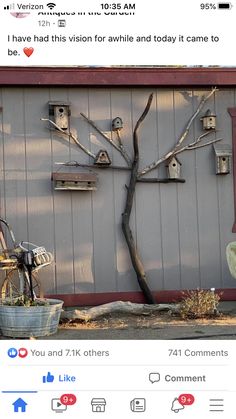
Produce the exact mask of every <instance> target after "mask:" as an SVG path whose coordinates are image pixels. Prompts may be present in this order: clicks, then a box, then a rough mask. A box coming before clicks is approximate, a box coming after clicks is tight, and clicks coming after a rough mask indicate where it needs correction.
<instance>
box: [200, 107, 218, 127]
mask: <svg viewBox="0 0 236 419" xmlns="http://www.w3.org/2000/svg"><path fill="white" fill-rule="evenodd" d="M201 121H202V125H203V129H206V130H208V129H216V115H214V114H213V113H212V112H211V111H210V109H208V110H207V111H206V114H205V115H204V116H203V117H202V118H201Z"/></svg>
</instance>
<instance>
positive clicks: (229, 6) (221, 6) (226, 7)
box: [217, 3, 232, 10]
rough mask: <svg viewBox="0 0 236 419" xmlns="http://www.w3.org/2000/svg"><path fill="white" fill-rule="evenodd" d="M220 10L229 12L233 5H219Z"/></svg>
mask: <svg viewBox="0 0 236 419" xmlns="http://www.w3.org/2000/svg"><path fill="white" fill-rule="evenodd" d="M217 7H218V9H223V10H229V9H231V7H232V4H231V3H218V5H217Z"/></svg>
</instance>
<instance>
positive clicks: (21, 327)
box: [0, 218, 63, 338]
mask: <svg viewBox="0 0 236 419" xmlns="http://www.w3.org/2000/svg"><path fill="white" fill-rule="evenodd" d="M0 223H3V224H4V225H5V226H6V227H7V230H8V233H9V234H10V237H11V240H12V242H13V248H11V249H8V248H7V246H6V242H5V238H4V235H3V230H2V228H1V230H0V245H1V253H0V269H1V270H4V271H5V272H6V276H5V279H4V281H3V284H2V287H1V299H0V329H1V332H2V334H3V335H4V336H9V337H13V338H25V337H32V336H35V337H40V336H47V335H51V334H54V333H56V331H57V328H58V324H59V320H60V314H61V311H62V305H63V301H61V300H57V299H48V298H42V291H41V290H40V283H39V281H38V279H37V276H36V273H37V271H39V270H40V269H41V268H43V267H44V266H47V265H49V264H50V263H51V262H52V260H53V257H52V255H51V254H50V253H49V252H47V251H46V249H45V248H44V247H42V246H41V247H38V246H36V245H34V244H32V243H28V242H20V243H19V244H16V241H15V237H14V234H13V232H12V229H11V228H10V226H9V224H8V223H7V222H6V221H5V220H3V219H2V218H0Z"/></svg>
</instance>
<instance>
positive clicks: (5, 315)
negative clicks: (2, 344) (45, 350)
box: [0, 299, 63, 338]
mask: <svg viewBox="0 0 236 419" xmlns="http://www.w3.org/2000/svg"><path fill="white" fill-rule="evenodd" d="M44 301H45V303H46V305H38V306H31V307H25V306H11V305H4V304H3V305H0V329H1V332H2V334H3V336H10V337H12V338H25V337H31V336H35V337H40V336H48V335H53V334H54V333H56V332H57V328H58V324H59V320H60V314H61V311H62V305H63V301H61V300H54V299H45V300H44Z"/></svg>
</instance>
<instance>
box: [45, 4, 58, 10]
mask: <svg viewBox="0 0 236 419" xmlns="http://www.w3.org/2000/svg"><path fill="white" fill-rule="evenodd" d="M47 6H48V7H49V9H50V10H52V9H54V7H55V6H56V4H55V3H48V4H47Z"/></svg>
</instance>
